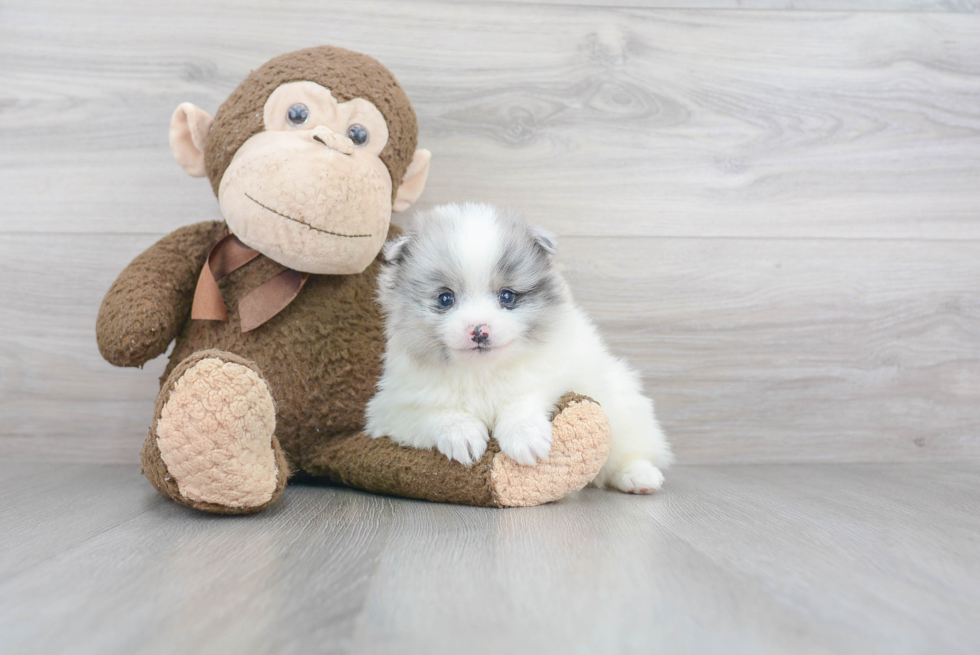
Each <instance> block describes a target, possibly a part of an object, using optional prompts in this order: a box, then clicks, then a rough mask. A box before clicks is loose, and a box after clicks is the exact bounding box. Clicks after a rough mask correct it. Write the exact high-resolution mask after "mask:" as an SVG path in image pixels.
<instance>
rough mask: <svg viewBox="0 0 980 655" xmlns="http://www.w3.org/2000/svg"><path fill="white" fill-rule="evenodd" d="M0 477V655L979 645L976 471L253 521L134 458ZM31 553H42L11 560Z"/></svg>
mask: <svg viewBox="0 0 980 655" xmlns="http://www.w3.org/2000/svg"><path fill="white" fill-rule="evenodd" d="M0 471H2V472H3V473H4V475H0V498H6V499H9V502H7V503H5V504H3V505H0V544H2V547H3V549H4V552H5V553H6V549H8V548H10V547H11V546H12V547H13V548H15V549H16V553H14V555H16V556H15V557H2V558H0V650H2V651H3V652H21V651H23V650H24V649H25V648H27V649H29V650H32V651H39V652H68V651H71V652H77V651H85V652H99V653H106V654H107V655H108V654H112V653H132V652H135V651H140V652H142V651H145V650H147V649H150V650H151V651H152V652H241V651H247V652H276V653H302V652H310V651H311V650H313V651H316V652H330V653H432V652H445V651H448V650H454V651H456V650H459V651H463V652H467V653H476V654H482V653H500V652H561V653H579V652H660V653H691V652H697V653H736V654H740V653H787V652H806V653H825V652H834V653H841V652H888V653H896V654H899V655H904V654H906V653H908V654H912V653H922V652H929V653H934V652H942V653H954V654H955V653H972V652H973V650H975V644H976V643H977V641H978V639H980V628H978V626H977V623H976V621H975V620H974V617H973V613H974V612H972V609H973V608H974V607H976V606H977V604H978V603H980V555H978V553H980V550H978V549H977V543H978V542H980V518H978V515H977V513H976V511H975V509H976V488H977V485H978V484H980V469H978V467H977V465H976V464H975V463H974V464H969V465H966V464H926V465H918V464H888V465H812V464H811V465H760V466H712V467H692V466H680V467H678V468H677V469H675V470H674V471H672V472H671V474H670V475H669V476H668V480H667V485H666V487H665V488H664V490H663V491H662V492H660V493H658V494H656V495H655V496H652V497H635V496H628V495H624V494H618V493H613V492H605V491H598V490H586V491H584V492H579V493H578V494H573V495H572V496H570V497H568V498H566V499H564V500H563V501H560V502H559V503H556V504H553V505H548V506H543V507H537V508H528V509H508V510H492V509H485V508H470V507H460V506H452V505H437V504H430V503H424V502H416V501H410V500H404V499H388V498H384V497H380V496H371V495H369V494H363V493H360V492H356V491H351V490H346V489H337V488H318V487H299V486H293V487H290V488H289V489H287V490H286V494H285V496H284V498H283V500H282V501H281V502H280V503H278V504H276V505H275V506H274V507H273V508H271V509H270V510H269V511H267V512H264V513H262V514H260V515H257V516H247V517H220V516H209V515H205V514H201V513H198V512H195V511H193V510H189V509H187V508H184V507H181V506H178V505H176V504H174V503H170V502H167V501H163V500H162V499H161V498H160V497H158V496H156V494H155V492H154V491H153V490H152V489H150V487H149V485H148V483H146V482H145V480H140V479H139V478H138V477H137V476H135V475H134V474H133V470H132V468H131V467H122V466H93V465H76V466H71V467H60V468H59V467H52V466H51V465H39V464H28V465H21V466H16V467H13V466H12V465H11V464H10V463H6V464H0ZM69 471H70V473H69V474H68V475H60V474H59V473H65V472H69ZM30 481H35V482H37V483H38V484H36V485H35V486H34V488H29V486H30V485H29V484H27V483H29V482H30ZM18 494H19V495H18ZM72 497H77V498H78V500H77V501H73V500H72ZM127 503H128V505H127ZM110 506H111V507H110ZM127 506H128V507H129V509H127ZM139 507H142V511H140V512H139V513H137V514H132V513H131V512H130V509H134V508H139ZM32 515H34V517H35V518H33V519H32V518H31V517H32ZM38 519H42V520H38ZM83 525H84V526H85V527H84V529H83V530H81V531H80V530H79V528H80V527H82V526H83ZM29 547H38V548H40V549H42V550H43V551H44V555H45V556H44V557H43V558H41V559H37V558H34V559H29V561H27V562H24V563H22V562H20V561H19V560H18V558H19V557H20V556H21V555H23V554H24V553H29ZM52 625H56V626H57V629H56V630H53V629H52V628H51V626H52Z"/></svg>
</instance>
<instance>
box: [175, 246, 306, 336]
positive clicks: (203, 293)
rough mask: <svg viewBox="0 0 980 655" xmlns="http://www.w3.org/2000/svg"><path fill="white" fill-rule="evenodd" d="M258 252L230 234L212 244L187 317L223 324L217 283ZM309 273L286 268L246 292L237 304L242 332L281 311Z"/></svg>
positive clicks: (224, 317)
mask: <svg viewBox="0 0 980 655" xmlns="http://www.w3.org/2000/svg"><path fill="white" fill-rule="evenodd" d="M260 254H262V253H260V252H259V251H258V250H254V249H252V248H249V247H248V246H246V245H245V244H244V243H242V242H241V241H239V240H238V237H236V236H235V235H234V234H229V235H228V236H226V237H225V238H224V239H222V240H221V241H219V242H218V243H216V244H214V247H213V248H211V252H209V253H208V260H207V262H205V264H204V267H203V268H202V269H201V277H199V278H198V279H197V289H195V291H194V304H193V305H192V306H191V318H193V319H197V320H205V321H227V320H228V308H227V307H225V301H224V300H223V299H222V298H221V291H220V289H218V280H220V279H221V278H223V277H224V276H226V275H228V274H229V273H231V272H232V271H237V270H238V269H240V268H241V267H242V266H244V265H245V264H247V263H249V262H250V261H252V260H253V259H255V258H256V257H258V256H259V255H260ZM309 277H310V274H309V273H300V272H299V271H294V270H292V269H286V270H285V271H283V272H282V273H280V274H279V275H277V276H275V277H273V278H271V279H269V280H266V281H265V282H263V283H262V284H261V285H259V287H258V288H256V289H254V290H252V291H249V292H248V293H247V294H245V296H244V297H243V298H242V299H241V300H240V301H239V303H238V316H239V318H240V319H241V323H242V332H248V331H249V330H254V329H255V328H257V327H259V326H260V325H262V324H263V323H265V322H266V321H268V320H269V319H270V318H272V317H273V316H275V315H276V314H278V313H279V312H281V311H282V310H283V309H285V308H286V306H287V305H288V304H289V303H291V302H292V301H293V299H294V298H296V296H297V295H299V292H300V289H302V288H303V285H304V284H306V280H307V278H309Z"/></svg>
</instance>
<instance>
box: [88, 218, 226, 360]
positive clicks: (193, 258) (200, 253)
mask: <svg viewBox="0 0 980 655" xmlns="http://www.w3.org/2000/svg"><path fill="white" fill-rule="evenodd" d="M225 230H226V228H225V224H224V223H223V222H218V221H213V222H205V223H197V224H194V225H188V226H186V227H182V228H180V229H178V230H176V231H174V232H172V233H170V234H169V235H167V236H165V237H164V238H162V239H160V240H159V241H157V242H156V243H155V244H153V245H152V246H150V248H149V249H148V250H146V252H144V253H143V254H141V255H140V256H138V257H137V258H136V259H134V260H133V261H132V263H130V265H129V266H127V267H126V268H125V269H124V270H123V272H122V273H120V274H119V277H118V278H116V281H115V282H114V283H113V284H112V287H110V288H109V292H108V293H106V296H105V299H104V300H103V301H102V307H101V308H100V309H99V318H98V321H97V322H96V328H95V329H96V338H97V339H98V343H99V352H101V353H102V356H103V357H105V358H106V360H107V361H108V362H109V363H111V364H113V365H115V366H142V365H143V364H145V363H146V362H148V361H150V360H151V359H153V358H154V357H157V356H159V355H162V354H163V353H164V352H166V350H167V347H168V346H169V345H170V342H171V341H173V340H174V338H175V337H176V336H177V335H178V334H179V333H180V330H181V328H182V327H183V325H184V323H185V322H186V321H187V317H188V316H189V315H190V309H191V302H192V301H193V300H194V288H195V286H196V285H197V278H198V276H199V275H200V273H201V268H202V267H203V266H204V261H205V260H206V259H207V256H208V252H209V251H210V250H211V247H212V246H213V245H214V244H215V243H217V242H218V240H220V239H221V238H222V237H223V236H224V234H225Z"/></svg>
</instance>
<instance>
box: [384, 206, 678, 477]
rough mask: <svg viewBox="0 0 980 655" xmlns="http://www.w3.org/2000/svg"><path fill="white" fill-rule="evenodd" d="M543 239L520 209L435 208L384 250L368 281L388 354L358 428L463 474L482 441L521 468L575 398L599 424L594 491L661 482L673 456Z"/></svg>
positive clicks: (546, 445) (546, 446) (633, 378)
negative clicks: (559, 409)
mask: <svg viewBox="0 0 980 655" xmlns="http://www.w3.org/2000/svg"><path fill="white" fill-rule="evenodd" d="M554 254H555V238H554V236H553V235H551V234H550V233H548V232H546V231H545V230H542V229H540V228H537V227H533V226H531V225H529V224H528V223H527V222H526V221H525V220H524V219H523V218H522V217H521V216H520V215H519V214H516V213H513V212H509V211H502V210H500V209H497V208H495V207H493V206H490V205H485V204H469V203H468V204H462V205H444V206H441V207H436V208H435V209H433V210H431V211H430V212H428V213H427V214H422V215H420V217H419V221H418V224H417V226H416V228H415V229H413V230H411V231H409V232H408V233H406V234H405V235H403V236H402V237H400V238H399V239H397V240H395V241H392V242H390V243H389V244H388V245H387V246H386V248H385V251H384V255H385V259H386V262H387V263H386V265H385V267H384V269H383V272H382V273H381V276H380V278H379V299H380V301H381V305H382V307H383V309H384V311H385V316H386V323H385V332H386V337H387V347H386V351H385V356H384V372H383V374H382V376H381V379H380V381H379V382H378V393H377V395H376V396H374V398H373V399H372V400H371V401H370V402H369V403H368V406H367V414H366V418H367V432H368V434H370V435H371V436H372V437H381V436H387V437H390V438H391V439H393V440H394V441H396V442H397V443H399V444H402V445H405V446H414V447H416V448H423V449H429V448H437V449H438V450H439V452H441V453H443V454H444V455H446V457H449V458H450V459H455V460H458V461H459V462H462V463H463V464H465V465H470V464H471V463H473V462H474V461H475V460H478V459H480V457H482V456H483V453H484V452H485V451H486V448H487V440H488V439H489V436H490V434H491V433H492V434H493V436H494V437H495V438H496V439H497V441H498V442H499V443H500V449H501V450H502V451H503V452H504V453H506V454H507V455H509V456H510V457H512V458H513V459H515V460H516V461H517V462H519V463H521V464H525V465H534V464H536V463H537V462H538V461H539V460H543V459H547V457H548V454H549V453H550V451H551V423H550V422H549V420H548V419H549V416H550V414H551V411H552V409H553V407H554V404H555V403H556V402H557V400H558V399H559V398H560V397H561V396H562V395H563V394H564V393H566V392H569V391H575V392H577V393H582V394H585V395H587V396H590V397H592V398H594V399H595V400H597V401H598V402H599V404H600V405H601V406H602V409H603V410H604V411H605V413H606V415H607V416H608V418H609V424H610V427H611V428H612V446H611V450H610V453H609V459H608V461H607V462H606V465H605V466H604V467H603V468H602V470H601V471H600V473H599V475H598V477H597V478H596V480H595V481H594V483H595V484H596V485H598V486H606V487H612V488H615V489H619V490H620V491H625V492H628V493H651V492H653V491H654V490H656V489H659V488H660V486H661V485H662V484H663V475H662V474H661V472H660V469H661V468H665V467H666V466H668V465H669V464H670V463H671V461H672V460H673V457H672V455H671V452H670V446H669V445H668V443H667V439H666V437H665V436H664V433H663V431H662V430H661V429H660V426H659V425H658V424H657V419H656V418H655V417H654V413H653V404H652V403H651V401H650V400H649V399H648V398H646V397H645V396H644V395H643V393H642V387H641V383H640V379H639V376H638V375H637V374H636V373H635V372H634V371H633V370H632V369H630V368H629V366H627V364H626V363H625V362H624V361H623V360H621V359H618V358H616V357H614V356H613V355H611V354H610V353H609V351H608V350H607V348H606V346H605V344H604V343H603V341H602V339H601V337H600V336H599V333H598V331H597V329H596V327H595V325H593V323H592V321H591V320H590V319H589V317H588V316H586V314H585V312H583V311H582V310H581V309H580V308H579V307H578V306H577V305H575V303H574V302H573V300H572V296H571V293H570V291H569V289H568V285H567V284H566V283H565V281H564V280H563V279H562V277H561V275H560V274H559V273H558V271H557V270H556V269H555V266H554V265H553V263H552V256H553V255H554Z"/></svg>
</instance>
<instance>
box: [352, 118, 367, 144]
mask: <svg viewBox="0 0 980 655" xmlns="http://www.w3.org/2000/svg"><path fill="white" fill-rule="evenodd" d="M347 138H348V139H350V140H351V141H353V142H354V145H355V146H363V145H364V144H366V143H367V142H368V139H370V138H371V135H370V134H368V131H367V128H366V127H364V126H363V125H361V124H360V123H354V124H353V125H351V126H350V127H348V128H347Z"/></svg>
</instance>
